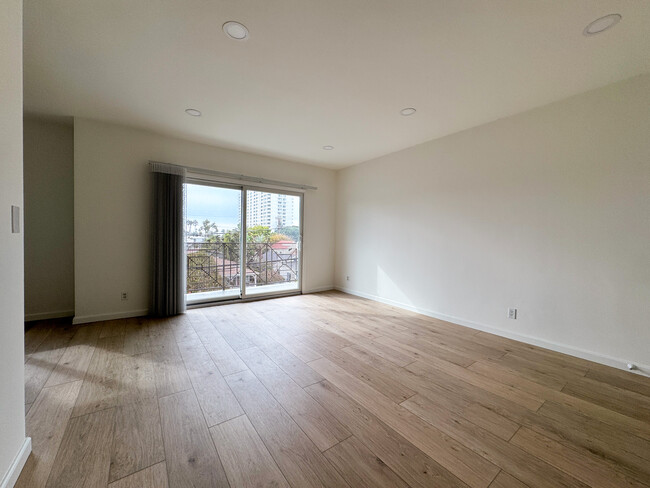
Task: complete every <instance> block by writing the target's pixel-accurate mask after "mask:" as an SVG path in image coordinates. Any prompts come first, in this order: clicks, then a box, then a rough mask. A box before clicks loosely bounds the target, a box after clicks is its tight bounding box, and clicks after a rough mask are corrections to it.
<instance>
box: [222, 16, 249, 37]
mask: <svg viewBox="0 0 650 488" xmlns="http://www.w3.org/2000/svg"><path fill="white" fill-rule="evenodd" d="M223 31H224V32H225V33H226V35H227V36H228V37H230V38H231V39H234V40H235V41H243V40H245V39H248V29H247V28H246V26H245V25H244V24H240V23H239V22H234V21H230V22H226V23H225V24H223Z"/></svg>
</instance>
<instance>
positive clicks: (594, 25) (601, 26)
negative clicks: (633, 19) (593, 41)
mask: <svg viewBox="0 0 650 488" xmlns="http://www.w3.org/2000/svg"><path fill="white" fill-rule="evenodd" d="M622 18H623V17H621V15H620V14H609V15H605V16H604V17H601V18H599V19H596V20H594V21H593V22H591V23H590V24H589V25H588V26H587V27H585V30H583V31H582V33H583V34H584V35H585V36H595V35H596V34H600V33H601V32H604V31H606V30H607V29H609V28H611V27H614V26H615V25H616V24H618V23H619V22H620V21H621V19H622Z"/></svg>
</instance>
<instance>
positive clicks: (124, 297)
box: [122, 291, 129, 301]
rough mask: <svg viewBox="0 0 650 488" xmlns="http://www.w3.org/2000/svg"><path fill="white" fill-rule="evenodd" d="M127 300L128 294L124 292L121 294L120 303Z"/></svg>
mask: <svg viewBox="0 0 650 488" xmlns="http://www.w3.org/2000/svg"><path fill="white" fill-rule="evenodd" d="M128 299H129V294H128V293H127V292H125V291H123V292H122V301H124V300H128Z"/></svg>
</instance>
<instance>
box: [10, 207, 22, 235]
mask: <svg viewBox="0 0 650 488" xmlns="http://www.w3.org/2000/svg"><path fill="white" fill-rule="evenodd" d="M11 233H12V234H20V207H17V206H16V205H12V206H11Z"/></svg>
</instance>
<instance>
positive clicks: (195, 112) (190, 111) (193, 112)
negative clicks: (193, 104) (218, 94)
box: [185, 108, 201, 117]
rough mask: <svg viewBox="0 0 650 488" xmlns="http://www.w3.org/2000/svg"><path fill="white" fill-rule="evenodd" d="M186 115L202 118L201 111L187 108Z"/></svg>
mask: <svg viewBox="0 0 650 488" xmlns="http://www.w3.org/2000/svg"><path fill="white" fill-rule="evenodd" d="M185 113H186V114H187V115H191V116H192V117H200V116H201V111H200V110H197V109H195V108H186V109H185Z"/></svg>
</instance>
